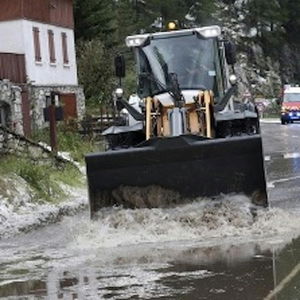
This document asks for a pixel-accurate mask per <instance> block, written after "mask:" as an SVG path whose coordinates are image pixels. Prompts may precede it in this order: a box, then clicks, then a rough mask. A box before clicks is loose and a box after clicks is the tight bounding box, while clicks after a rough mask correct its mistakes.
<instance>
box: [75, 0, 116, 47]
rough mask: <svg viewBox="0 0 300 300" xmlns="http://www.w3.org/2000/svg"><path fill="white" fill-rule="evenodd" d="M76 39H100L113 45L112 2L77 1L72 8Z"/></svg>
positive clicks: (114, 18)
mask: <svg viewBox="0 0 300 300" xmlns="http://www.w3.org/2000/svg"><path fill="white" fill-rule="evenodd" d="M74 12H75V23H76V27H75V34H76V39H83V40H92V39H94V38H99V39H101V40H102V41H103V42H104V43H105V44H107V45H109V44H112V43H113V38H114V37H113V36H112V35H113V33H114V32H115V30H116V24H115V20H116V16H115V13H114V2H113V1H111V0H77V1H76V2H75V6H74Z"/></svg>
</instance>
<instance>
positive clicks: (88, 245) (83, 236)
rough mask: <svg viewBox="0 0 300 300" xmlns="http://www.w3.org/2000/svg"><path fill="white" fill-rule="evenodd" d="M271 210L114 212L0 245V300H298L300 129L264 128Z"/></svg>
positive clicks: (236, 203) (204, 207)
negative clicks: (93, 219) (256, 212)
mask: <svg viewBox="0 0 300 300" xmlns="http://www.w3.org/2000/svg"><path fill="white" fill-rule="evenodd" d="M262 129H263V142H264V151H265V164H266V170H267V177H268V182H269V183H268V186H269V197H270V202H271V207H272V208H271V209H268V210H264V209H262V210H260V211H258V214H257V216H256V217H255V219H253V216H252V215H251V213H249V205H250V204H249V203H247V201H245V199H244V198H243V197H242V196H236V197H235V199H232V198H228V199H227V198H226V199H224V201H223V202H222V204H219V205H212V204H211V203H205V202H204V203H202V202H201V204H200V203H194V204H190V205H185V206H183V207H180V209H179V208H178V209H153V210H148V209H143V210H138V211H130V210H124V209H117V208H115V209H108V210H104V211H103V212H102V213H101V217H100V220H99V221H97V222H92V223H91V222H89V221H88V216H87V213H83V214H81V215H79V216H77V217H74V218H65V219H64V220H63V221H62V222H61V223H60V224H56V225H51V226H48V227H47V228H43V229H40V230H38V231H35V232H32V233H29V234H26V235H22V236H19V237H16V238H12V239H8V240H2V241H0V299H51V300H52V299H189V300H193V299H213V300H215V299H230V300H231V299H245V300H246V299H249V300H250V299H251V300H254V299H265V300H268V299H284V300H289V299H291V300H294V299H295V300H296V299H300V239H298V236H300V218H299V217H300V202H299V201H298V199H299V198H300V196H299V195H300V194H299V191H300V184H299V183H300V124H291V125H288V126H281V125H280V124H263V125H262Z"/></svg>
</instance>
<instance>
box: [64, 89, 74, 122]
mask: <svg viewBox="0 0 300 300" xmlns="http://www.w3.org/2000/svg"><path fill="white" fill-rule="evenodd" d="M60 101H61V104H62V106H63V111H64V120H70V119H76V118H77V103H76V94H61V96H60Z"/></svg>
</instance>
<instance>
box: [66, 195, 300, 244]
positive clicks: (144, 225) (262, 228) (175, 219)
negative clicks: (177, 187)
mask: <svg viewBox="0 0 300 300" xmlns="http://www.w3.org/2000/svg"><path fill="white" fill-rule="evenodd" d="M70 230H71V232H72V235H73V236H74V240H75V244H76V246H78V247H80V248H83V249H85V248H90V247H91V248H95V247H96V248H99V247H100V248H111V247H118V246H128V245H137V244H143V243H157V242H174V241H184V240H185V241H188V240H192V241H198V242H204V241H207V240H208V239H220V238H224V237H242V238H245V239H247V238H249V237H250V238H251V237H252V238H253V237H271V236H275V235H281V234H285V233H288V232H296V231H297V232H298V231H299V234H300V218H299V215H297V214H294V213H291V212H287V211H284V210H282V209H279V208H268V209H265V208H257V207H255V208H254V206H253V205H252V204H251V201H250V199H249V198H247V197H245V196H241V195H227V196H222V197H220V198H219V199H217V200H211V199H195V201H194V202H192V203H189V204H184V205H181V206H177V207H173V208H153V209H147V208H142V209H124V208H122V207H112V208H105V209H102V210H100V211H99V212H98V215H97V220H96V221H93V222H90V221H89V220H85V221H83V222H81V224H80V226H76V228H75V227H73V228H71V229H70Z"/></svg>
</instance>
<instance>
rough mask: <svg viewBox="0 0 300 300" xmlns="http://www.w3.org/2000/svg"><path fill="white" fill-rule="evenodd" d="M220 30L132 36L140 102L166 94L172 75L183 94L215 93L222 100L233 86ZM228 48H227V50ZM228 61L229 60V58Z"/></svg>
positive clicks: (212, 27)
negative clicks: (210, 91) (193, 92)
mask: <svg viewBox="0 0 300 300" xmlns="http://www.w3.org/2000/svg"><path fill="white" fill-rule="evenodd" d="M220 35H221V30H220V28H219V27H218V26H210V27H203V28H196V29H186V30H177V31H173V32H159V33H154V34H144V35H137V36H130V37H128V38H127V40H126V43H127V46H129V47H131V48H133V50H134V54H135V58H136V62H137V73H138V94H139V96H140V98H145V97H147V96H155V95H159V94H163V93H166V91H167V89H168V85H169V78H170V76H169V75H170V74H172V73H175V74H176V76H177V79H178V83H179V87H180V89H181V90H182V92H183V93H185V92H188V91H195V92H197V91H199V90H212V91H213V92H214V95H215V100H216V102H218V100H219V99H221V98H222V97H223V96H224V94H225V92H226V90H227V89H228V88H229V86H230V84H229V81H228V78H229V71H228V63H227V61H228V59H230V58H231V61H233V60H234V59H233V58H234V51H233V50H232V49H231V50H232V51H228V53H229V54H230V55H227V57H226V52H225V46H226V45H225V44H224V41H222V40H221V38H220ZM227 48H228V46H227ZM228 57H229V58H228Z"/></svg>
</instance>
